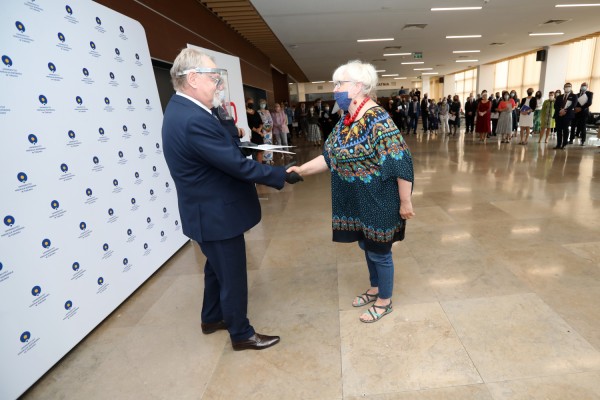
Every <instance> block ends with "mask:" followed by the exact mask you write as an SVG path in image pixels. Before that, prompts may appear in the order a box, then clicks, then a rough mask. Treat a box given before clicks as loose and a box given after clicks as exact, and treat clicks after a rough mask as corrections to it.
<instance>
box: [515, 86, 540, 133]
mask: <svg viewBox="0 0 600 400" xmlns="http://www.w3.org/2000/svg"><path fill="white" fill-rule="evenodd" d="M519 108H520V109H521V116H520V118H519V125H520V127H521V141H520V142H519V144H527V142H528V141H529V135H530V134H531V128H533V113H534V112H535V109H536V108H537V101H536V99H535V97H533V89H532V88H529V89H527V97H525V98H523V99H521V106H520V107H519Z"/></svg>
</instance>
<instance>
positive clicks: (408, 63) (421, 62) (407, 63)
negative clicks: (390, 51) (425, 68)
mask: <svg viewBox="0 0 600 400" xmlns="http://www.w3.org/2000/svg"><path fill="white" fill-rule="evenodd" d="M400 64H402V65H416V64H425V61H408V62H403V63H400Z"/></svg>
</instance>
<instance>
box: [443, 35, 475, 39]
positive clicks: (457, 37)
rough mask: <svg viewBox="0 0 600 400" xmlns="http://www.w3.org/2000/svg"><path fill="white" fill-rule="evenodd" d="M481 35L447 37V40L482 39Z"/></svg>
mask: <svg viewBox="0 0 600 400" xmlns="http://www.w3.org/2000/svg"><path fill="white" fill-rule="evenodd" d="M480 37H481V35H455V36H446V39H469V38H480Z"/></svg>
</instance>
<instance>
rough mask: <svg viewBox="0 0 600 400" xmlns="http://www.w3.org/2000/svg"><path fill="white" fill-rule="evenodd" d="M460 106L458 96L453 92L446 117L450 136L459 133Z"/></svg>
mask: <svg viewBox="0 0 600 400" xmlns="http://www.w3.org/2000/svg"><path fill="white" fill-rule="evenodd" d="M460 108H461V107H460V98H459V97H458V95H456V94H455V95H454V97H453V98H452V103H451V104H450V116H449V117H448V123H449V125H450V130H451V131H452V136H456V133H457V132H458V133H459V134H460ZM448 136H450V132H448Z"/></svg>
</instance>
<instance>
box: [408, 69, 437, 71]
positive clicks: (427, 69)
mask: <svg viewBox="0 0 600 400" xmlns="http://www.w3.org/2000/svg"><path fill="white" fill-rule="evenodd" d="M432 69H433V68H413V71H431V70H432Z"/></svg>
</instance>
